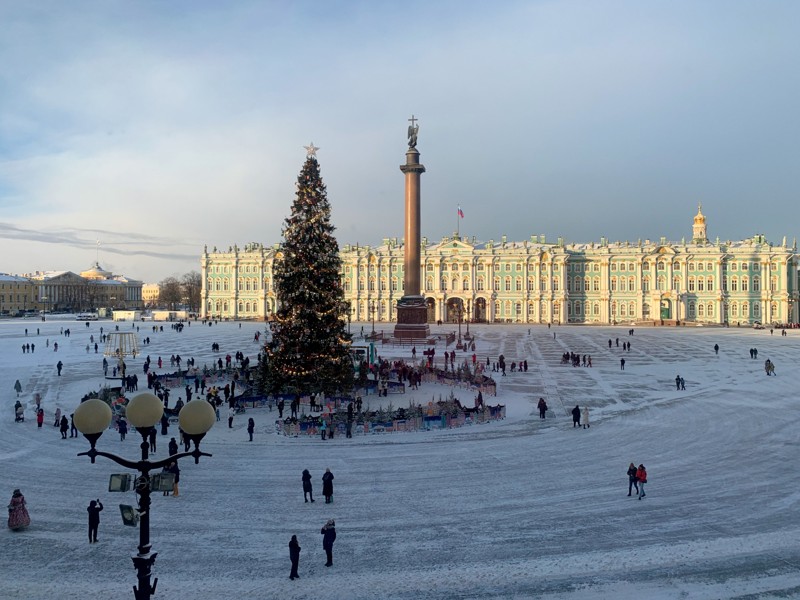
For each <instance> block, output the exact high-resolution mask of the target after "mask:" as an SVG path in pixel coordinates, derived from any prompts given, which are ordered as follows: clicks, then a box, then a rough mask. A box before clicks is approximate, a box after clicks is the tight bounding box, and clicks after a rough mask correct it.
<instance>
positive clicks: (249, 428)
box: [247, 417, 256, 442]
mask: <svg viewBox="0 0 800 600" xmlns="http://www.w3.org/2000/svg"><path fill="white" fill-rule="evenodd" d="M255 430H256V422H255V421H253V417H250V418H249V419H247V433H248V435H250V441H251V442H252V441H253V432H254V431H255Z"/></svg>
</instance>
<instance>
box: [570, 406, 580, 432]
mask: <svg viewBox="0 0 800 600" xmlns="http://www.w3.org/2000/svg"><path fill="white" fill-rule="evenodd" d="M580 424H581V408H580V406H578V405H577V404H576V405H575V408H573V409H572V427H573V429H574V428H575V427H578V426H580Z"/></svg>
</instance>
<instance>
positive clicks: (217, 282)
mask: <svg viewBox="0 0 800 600" xmlns="http://www.w3.org/2000/svg"><path fill="white" fill-rule="evenodd" d="M214 289H215V291H217V292H218V291H219V279H217V280H216V281H215V282H214Z"/></svg>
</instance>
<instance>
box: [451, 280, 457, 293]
mask: <svg viewBox="0 0 800 600" xmlns="http://www.w3.org/2000/svg"><path fill="white" fill-rule="evenodd" d="M450 289H451V290H453V291H455V290H457V289H458V279H457V278H456V277H453V280H452V281H451V282H450Z"/></svg>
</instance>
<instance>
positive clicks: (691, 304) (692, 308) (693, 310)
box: [689, 302, 695, 319]
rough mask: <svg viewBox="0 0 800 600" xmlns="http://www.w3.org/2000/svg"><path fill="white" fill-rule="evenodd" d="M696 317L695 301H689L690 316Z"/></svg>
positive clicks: (691, 317)
mask: <svg viewBox="0 0 800 600" xmlns="http://www.w3.org/2000/svg"><path fill="white" fill-rule="evenodd" d="M694 317H695V305H694V302H689V318H690V319H694Z"/></svg>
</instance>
